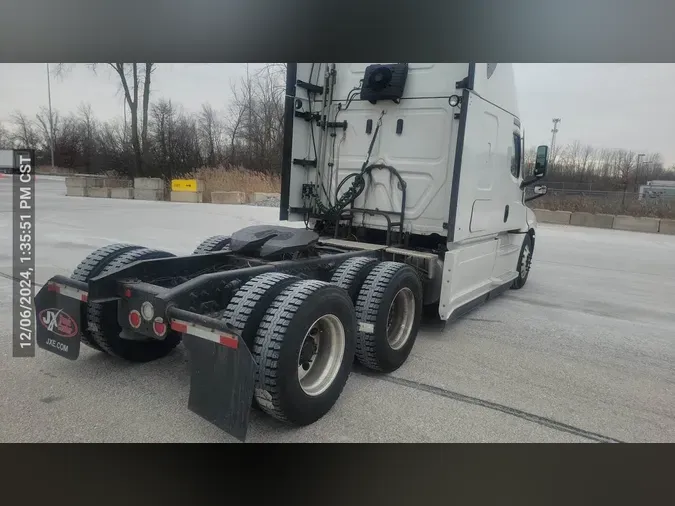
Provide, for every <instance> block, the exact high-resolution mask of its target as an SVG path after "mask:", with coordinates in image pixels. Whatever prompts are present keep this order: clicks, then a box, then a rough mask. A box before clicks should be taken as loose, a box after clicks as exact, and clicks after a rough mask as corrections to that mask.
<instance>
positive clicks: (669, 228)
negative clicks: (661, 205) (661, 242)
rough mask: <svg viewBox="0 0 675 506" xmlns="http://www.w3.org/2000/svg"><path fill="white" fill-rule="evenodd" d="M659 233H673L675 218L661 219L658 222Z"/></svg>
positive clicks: (674, 232) (674, 231)
mask: <svg viewBox="0 0 675 506" xmlns="http://www.w3.org/2000/svg"><path fill="white" fill-rule="evenodd" d="M659 233H660V234H670V235H675V220H664V219H661V220H660V222H659Z"/></svg>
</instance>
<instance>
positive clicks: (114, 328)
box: [87, 248, 181, 362]
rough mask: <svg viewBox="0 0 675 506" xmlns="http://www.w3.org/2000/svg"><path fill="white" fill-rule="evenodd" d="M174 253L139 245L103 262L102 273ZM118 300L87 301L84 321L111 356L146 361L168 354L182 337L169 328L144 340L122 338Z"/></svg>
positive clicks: (133, 360) (100, 345) (95, 338)
mask: <svg viewBox="0 0 675 506" xmlns="http://www.w3.org/2000/svg"><path fill="white" fill-rule="evenodd" d="M172 256H175V255H173V254H172V253H168V252H166V251H159V250H153V249H148V248H141V249H137V250H132V251H127V252H126V253H124V254H122V255H120V256H119V257H117V258H115V259H114V260H113V261H112V262H110V263H109V264H108V265H106V267H105V269H103V271H102V274H109V273H111V272H113V271H116V270H118V269H120V268H122V267H125V266H127V265H129V264H132V263H134V262H137V261H139V260H150V259H153V258H167V257H172ZM117 306H118V303H117V301H110V302H103V303H90V304H89V305H88V307H87V322H88V324H89V328H90V330H91V336H92V338H93V340H94V341H95V342H96V344H97V345H98V346H99V347H100V348H101V349H102V350H103V351H106V352H107V353H109V354H110V355H113V356H114V357H117V358H121V359H124V360H128V361H129V362H149V361H151V360H156V359H158V358H162V357H164V356H166V355H168V354H169V353H170V352H171V351H172V350H173V349H174V348H175V347H176V346H177V345H178V343H180V341H181V334H180V333H179V332H175V331H173V330H169V332H168V333H167V335H166V337H165V338H164V339H163V340H161V341H160V340H157V339H152V338H147V339H143V340H138V341H136V340H134V341H132V340H129V339H122V338H121V337H120V332H121V331H122V327H120V325H119V323H118V322H117Z"/></svg>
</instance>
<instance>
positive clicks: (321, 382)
mask: <svg viewBox="0 0 675 506" xmlns="http://www.w3.org/2000/svg"><path fill="white" fill-rule="evenodd" d="M355 346H356V317H355V314H354V305H353V303H352V301H351V299H350V298H349V295H348V294H347V292H345V291H344V290H343V289H341V288H339V287H337V286H335V285H332V284H330V283H325V282H323V281H318V280H302V281H297V282H295V283H293V284H292V285H290V286H288V287H287V288H286V289H285V290H284V291H283V292H281V293H280V294H279V295H278V296H277V297H276V298H275V299H274V301H273V302H272V304H271V305H270V307H269V308H268V310H267V311H266V312H265V315H264V316H263V319H262V322H261V324H260V328H259V329H258V332H257V334H256V338H255V345H254V347H253V357H254V358H255V360H256V362H257V363H258V375H257V378H256V389H255V399H256V402H257V403H258V405H259V406H260V408H261V409H262V410H263V411H265V412H266V413H267V414H269V415H271V416H272V417H274V418H276V419H278V420H281V421H286V422H290V423H293V424H295V425H308V424H311V423H313V422H315V421H317V420H318V419H319V418H321V417H322V416H324V415H325V414H326V413H327V412H328V411H329V410H330V409H331V408H332V407H333V405H334V404H335V402H336V401H337V399H338V397H339V396H340V393H341V392H342V389H343V388H344V386H345V383H346V382H347V378H348V377H349V373H350V371H351V367H352V362H353V360H354V348H355Z"/></svg>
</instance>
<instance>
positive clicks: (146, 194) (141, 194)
mask: <svg viewBox="0 0 675 506" xmlns="http://www.w3.org/2000/svg"><path fill="white" fill-rule="evenodd" d="M134 200H164V190H143V189H138V188H134Z"/></svg>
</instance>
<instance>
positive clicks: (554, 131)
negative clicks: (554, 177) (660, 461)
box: [551, 118, 560, 165]
mask: <svg viewBox="0 0 675 506" xmlns="http://www.w3.org/2000/svg"><path fill="white" fill-rule="evenodd" d="M558 123H560V118H553V129H552V130H551V132H553V135H552V136H551V160H552V161H553V162H555V136H556V134H557V133H558ZM551 165H553V164H551Z"/></svg>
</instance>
